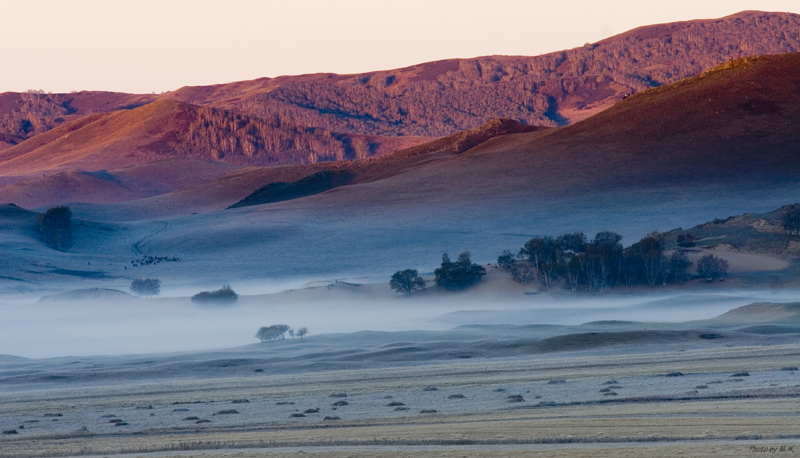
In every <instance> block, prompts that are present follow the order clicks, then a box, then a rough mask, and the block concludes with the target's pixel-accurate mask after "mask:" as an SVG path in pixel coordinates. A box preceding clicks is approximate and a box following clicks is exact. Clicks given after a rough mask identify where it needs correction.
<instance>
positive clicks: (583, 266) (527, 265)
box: [389, 219, 800, 296]
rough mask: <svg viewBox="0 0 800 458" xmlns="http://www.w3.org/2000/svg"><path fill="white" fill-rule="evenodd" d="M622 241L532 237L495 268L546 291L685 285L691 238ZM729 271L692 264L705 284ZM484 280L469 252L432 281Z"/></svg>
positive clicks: (417, 285) (413, 275)
mask: <svg viewBox="0 0 800 458" xmlns="http://www.w3.org/2000/svg"><path fill="white" fill-rule="evenodd" d="M798 221H800V219H798ZM621 240H622V235H620V234H618V233H616V232H611V231H601V232H598V233H597V234H595V236H594V238H592V239H591V240H590V239H588V238H587V237H586V235H585V234H584V233H583V232H573V233H568V234H562V235H559V236H557V237H552V236H545V237H533V238H531V239H530V240H528V241H527V242H525V244H524V245H523V246H522V248H520V249H519V251H518V252H517V253H514V252H512V251H511V250H505V251H503V253H502V254H500V256H498V258H497V264H498V267H500V268H502V269H505V270H506V271H508V272H509V273H510V274H511V275H512V276H513V277H514V279H515V280H516V281H518V282H519V283H522V284H529V283H532V282H533V281H535V280H537V279H538V280H539V281H541V283H542V285H543V286H544V289H545V290H549V289H550V288H553V287H554V285H555V284H556V283H558V282H559V281H562V282H563V284H564V285H565V288H568V289H570V290H572V291H579V290H587V291H590V292H596V291H601V290H605V289H610V288H614V287H617V286H628V287H632V286H635V285H638V284H646V285H648V286H650V287H655V286H657V285H663V286H666V285H667V284H669V283H673V284H682V283H684V282H686V281H687V280H689V278H690V275H689V267H690V266H691V265H692V264H693V262H692V261H690V260H689V259H688V257H687V256H686V249H688V248H691V247H693V246H695V244H696V240H695V237H694V235H692V234H690V233H682V234H679V235H678V237H677V244H678V247H679V248H678V249H675V250H672V253H671V254H669V255H668V254H667V250H665V248H664V238H663V236H662V234H659V233H658V232H657V231H653V232H651V233H650V234H648V235H646V236H645V237H643V238H642V239H641V240H639V241H638V242H636V243H634V244H633V245H631V246H629V247H627V248H624V247H623V246H622V243H621ZM728 267H729V266H728V262H727V261H726V260H725V259H722V258H719V257H717V256H714V255H712V254H706V255H704V256H702V257H701V258H700V259H699V260H698V261H697V275H698V277H701V278H705V279H706V280H707V281H709V282H710V281H713V280H724V278H725V276H726V274H727V272H728ZM484 275H486V270H485V269H484V268H483V267H481V266H479V265H477V264H475V263H473V262H472V261H471V259H470V253H469V252H468V251H465V252H463V253H461V254H460V255H459V257H458V260H457V261H455V262H453V261H451V260H450V257H449V256H448V255H447V253H445V254H444V255H443V256H442V264H441V266H440V267H438V268H437V269H436V270H435V271H434V276H435V278H434V282H435V284H436V285H437V286H441V287H443V288H445V289H446V290H448V291H453V290H459V289H464V288H467V287H469V286H471V285H473V284H475V283H477V282H478V281H480V279H481V278H482V277H483V276H484ZM389 285H390V286H391V288H392V289H393V290H395V291H397V292H398V293H402V294H404V295H406V296H409V295H411V294H413V293H414V292H417V291H421V290H423V289H425V281H424V280H423V279H422V278H421V277H420V276H419V273H418V272H417V271H416V270H414V269H405V270H399V271H397V272H395V273H394V275H392V278H391V280H390V281H389Z"/></svg>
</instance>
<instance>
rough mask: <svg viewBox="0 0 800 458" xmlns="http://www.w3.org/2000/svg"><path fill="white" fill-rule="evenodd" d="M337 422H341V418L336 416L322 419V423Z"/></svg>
mask: <svg viewBox="0 0 800 458" xmlns="http://www.w3.org/2000/svg"><path fill="white" fill-rule="evenodd" d="M336 420H341V418H339V417H337V416H336V415H333V416H327V417H325V418H323V419H322V421H336Z"/></svg>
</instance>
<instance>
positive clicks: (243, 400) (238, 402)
mask: <svg viewBox="0 0 800 458" xmlns="http://www.w3.org/2000/svg"><path fill="white" fill-rule="evenodd" d="M231 404H250V401H248V400H247V399H234V400H233V401H231Z"/></svg>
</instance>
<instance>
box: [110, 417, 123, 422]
mask: <svg viewBox="0 0 800 458" xmlns="http://www.w3.org/2000/svg"><path fill="white" fill-rule="evenodd" d="M108 422H109V423H122V419H121V418H112V419H111V420H108Z"/></svg>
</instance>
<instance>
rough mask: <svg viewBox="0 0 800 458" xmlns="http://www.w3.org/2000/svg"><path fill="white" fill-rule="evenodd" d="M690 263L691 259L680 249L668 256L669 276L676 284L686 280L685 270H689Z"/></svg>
mask: <svg viewBox="0 0 800 458" xmlns="http://www.w3.org/2000/svg"><path fill="white" fill-rule="evenodd" d="M690 265H692V261H690V260H689V258H687V257H686V255H685V254H684V253H683V252H682V251H676V252H674V253H672V256H670V258H669V276H670V277H672V280H673V281H674V282H675V284H676V285H680V284H681V283H683V282H685V281H686V279H687V277H688V276H687V275H686V271H687V270H689V266H690Z"/></svg>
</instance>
